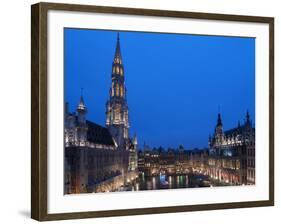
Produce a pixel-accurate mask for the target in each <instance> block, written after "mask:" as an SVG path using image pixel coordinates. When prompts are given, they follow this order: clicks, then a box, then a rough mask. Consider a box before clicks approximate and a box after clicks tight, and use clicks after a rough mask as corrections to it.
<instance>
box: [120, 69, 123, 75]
mask: <svg viewBox="0 0 281 224" xmlns="http://www.w3.org/2000/svg"><path fill="white" fill-rule="evenodd" d="M120 75H122V76H123V69H122V68H120Z"/></svg>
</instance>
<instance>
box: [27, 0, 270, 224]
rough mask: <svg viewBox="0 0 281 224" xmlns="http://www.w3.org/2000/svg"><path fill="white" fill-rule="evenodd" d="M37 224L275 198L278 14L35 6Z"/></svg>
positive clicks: (34, 212)
mask: <svg viewBox="0 0 281 224" xmlns="http://www.w3.org/2000/svg"><path fill="white" fill-rule="evenodd" d="M31 25H32V33H31V36H32V49H31V57H32V66H31V70H32V74H31V75H32V85H31V86H32V108H31V109H32V174H31V175H32V208H31V210H32V212H31V216H32V218H34V219H36V220H40V221H44V220H58V219H74V218H90V217H106V216H122V215H138V214H153V213H167V212H185V211H198V210H210V209H224V208H243V207H257V206H272V205H273V204H274V151H273V150H274V19H273V18H271V17H256V16H240V15H222V14H209V13H195V12H182V11H162V10H150V9H136V8H116V7H103V6H88V5H70V4H56V3H38V4H35V5H32V24H31Z"/></svg>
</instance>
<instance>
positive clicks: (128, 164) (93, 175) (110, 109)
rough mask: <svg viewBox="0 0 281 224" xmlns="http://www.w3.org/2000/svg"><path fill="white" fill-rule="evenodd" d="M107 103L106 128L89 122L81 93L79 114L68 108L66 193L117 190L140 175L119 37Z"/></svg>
mask: <svg viewBox="0 0 281 224" xmlns="http://www.w3.org/2000/svg"><path fill="white" fill-rule="evenodd" d="M111 80H112V86H111V88H110V91H109V100H108V101H107V102H106V127H103V126H101V125H99V124H96V123H94V122H92V121H89V120H87V119H86V115H87V112H88V110H87V107H86V105H85V103H84V99H83V96H82V94H81V98H80V102H79V104H78V106H77V108H76V112H73V113H71V112H69V110H68V105H67V104H66V108H65V129H64V131H65V162H64V165H65V183H64V187H65V189H64V190H65V191H64V192H65V194H72V193H87V192H107V191H116V190H118V189H119V188H120V187H121V186H123V185H126V183H127V179H128V178H129V179H130V180H131V179H134V178H136V176H137V137H136V136H134V138H130V137H129V118H128V116H129V113H128V105H127V99H126V88H125V83H124V80H125V78H124V66H123V62H122V56H121V50H120V40H119V34H118V38H117V45H116V51H115V55H114V59H113V63H112V74H111Z"/></svg>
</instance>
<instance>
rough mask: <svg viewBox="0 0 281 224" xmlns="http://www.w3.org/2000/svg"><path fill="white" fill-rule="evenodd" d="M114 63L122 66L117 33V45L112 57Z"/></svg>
mask: <svg viewBox="0 0 281 224" xmlns="http://www.w3.org/2000/svg"><path fill="white" fill-rule="evenodd" d="M114 63H118V64H122V56H121V48H120V36H119V32H118V33H117V43H116V49H115V55H114Z"/></svg>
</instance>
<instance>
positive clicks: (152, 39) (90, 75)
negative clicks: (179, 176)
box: [64, 29, 255, 148]
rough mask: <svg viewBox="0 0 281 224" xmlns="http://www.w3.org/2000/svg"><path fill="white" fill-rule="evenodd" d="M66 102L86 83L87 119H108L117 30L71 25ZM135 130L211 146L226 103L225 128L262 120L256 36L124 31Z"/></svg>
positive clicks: (155, 142)
mask: <svg viewBox="0 0 281 224" xmlns="http://www.w3.org/2000/svg"><path fill="white" fill-rule="evenodd" d="M64 34H65V37H64V38H65V100H66V101H68V102H69V104H70V110H72V111H74V110H75V107H76V105H77V104H78V101H79V98H80V93H81V88H83V89H84V93H83V95H84V100H85V103H86V106H87V107H88V115H87V118H88V119H89V120H91V121H94V122H96V123H98V124H100V125H103V126H104V125H105V103H106V100H107V99H108V97H109V88H110V83H111V66H112V60H113V56H114V52H115V46H116V37H117V32H115V31H99V30H82V29H65V31H64ZM120 41H121V53H122V57H123V63H124V67H125V83H126V87H127V98H128V106H129V120H130V125H131V128H130V133H131V135H133V134H134V133H137V136H138V140H139V145H140V146H141V147H142V146H143V143H144V141H145V142H146V144H148V145H150V146H151V147H154V146H155V147H158V146H160V145H161V146H163V147H177V146H178V145H180V144H183V145H184V146H185V148H194V147H199V148H201V147H205V146H207V144H208V135H209V133H213V131H214V127H215V125H216V120H217V113H218V110H219V108H220V112H221V114H222V121H223V125H224V129H225V130H226V129H229V128H233V127H235V126H237V122H238V120H239V119H240V121H241V122H243V120H244V117H245V113H246V110H247V109H248V110H249V112H250V115H251V118H252V120H253V123H254V121H255V120H254V118H255V114H254V113H255V39H254V38H239V37H218V36H198V35H176V34H156V33H143V32H120Z"/></svg>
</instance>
